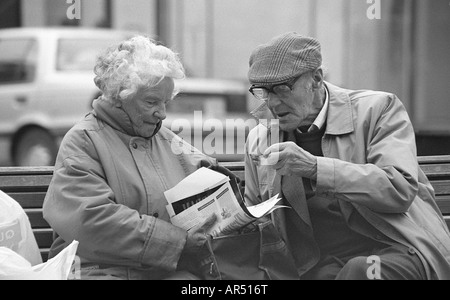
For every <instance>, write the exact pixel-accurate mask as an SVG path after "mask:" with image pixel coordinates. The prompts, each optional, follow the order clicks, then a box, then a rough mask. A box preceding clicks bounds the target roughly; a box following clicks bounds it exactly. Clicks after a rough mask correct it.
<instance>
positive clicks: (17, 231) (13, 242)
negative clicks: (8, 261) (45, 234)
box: [0, 190, 42, 266]
mask: <svg viewBox="0 0 450 300" xmlns="http://www.w3.org/2000/svg"><path fill="white" fill-rule="evenodd" d="M0 247H6V248H9V249H11V250H13V251H14V252H16V253H18V254H19V255H21V256H22V257H23V258H25V259H26V260H27V261H29V262H30V263H31V264H32V265H33V266H34V265H37V264H40V263H42V257H41V254H40V252H39V247H38V245H37V243H36V239H35V237H34V234H33V230H32V229H31V225H30V221H29V219H28V216H27V214H26V213H25V211H24V210H23V208H22V207H21V206H20V204H19V203H17V202H16V201H15V200H14V199H13V198H11V197H9V196H8V195H7V194H5V193H4V192H3V191H1V190H0Z"/></svg>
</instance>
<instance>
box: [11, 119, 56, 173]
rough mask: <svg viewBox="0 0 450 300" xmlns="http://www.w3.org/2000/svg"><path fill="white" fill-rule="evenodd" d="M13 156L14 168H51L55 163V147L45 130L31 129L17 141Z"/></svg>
mask: <svg viewBox="0 0 450 300" xmlns="http://www.w3.org/2000/svg"><path fill="white" fill-rule="evenodd" d="M14 149H15V151H14V154H13V158H14V164H15V165H16V166H52V165H54V163H55V158H56V154H57V146H56V144H55V141H54V139H53V138H52V136H51V135H50V134H49V133H48V132H47V131H45V130H43V129H40V128H33V129H30V130H27V131H26V132H24V133H23V134H22V135H21V136H20V137H19V139H18V141H17V143H16V146H15V147H14Z"/></svg>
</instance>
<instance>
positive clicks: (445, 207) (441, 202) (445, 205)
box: [436, 195, 450, 215]
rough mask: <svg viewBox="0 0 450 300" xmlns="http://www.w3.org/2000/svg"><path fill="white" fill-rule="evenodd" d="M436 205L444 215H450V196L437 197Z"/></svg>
mask: <svg viewBox="0 0 450 300" xmlns="http://www.w3.org/2000/svg"><path fill="white" fill-rule="evenodd" d="M436 203H437V205H438V206H439V209H440V210H441V212H442V214H443V215H447V214H448V215H450V195H444V196H436Z"/></svg>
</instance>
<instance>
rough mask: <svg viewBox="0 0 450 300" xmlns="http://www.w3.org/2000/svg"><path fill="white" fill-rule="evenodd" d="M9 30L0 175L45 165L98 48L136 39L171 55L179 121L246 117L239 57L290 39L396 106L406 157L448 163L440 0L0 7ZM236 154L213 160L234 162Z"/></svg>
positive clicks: (33, 2)
mask: <svg viewBox="0 0 450 300" xmlns="http://www.w3.org/2000/svg"><path fill="white" fill-rule="evenodd" d="M50 27H58V28H61V27H64V28H67V29H69V28H70V29H76V30H77V31H80V30H82V29H83V30H85V29H88V30H90V29H94V28H95V29H98V30H100V29H102V30H106V31H108V32H110V31H113V32H114V33H112V34H111V35H109V33H108V34H107V33H105V32H103V33H101V36H102V37H103V38H100V37H99V36H97V35H95V34H94V33H92V35H91V33H87V32H82V33H80V34H79V35H77V34H76V33H74V32H66V33H61V32H58V33H56V32H53V33H50V32H48V33H47V31H45V30H44V28H50ZM12 28H20V29H21V30H24V29H26V30H30V29H35V32H34V33H33V32H26V33H20V32H18V31H17V32H11V31H10V32H9V33H8V32H7V31H6V32H5V33H2V31H5V30H0V104H1V109H0V165H33V164H34V165H39V164H44V165H51V164H52V163H53V160H54V155H55V153H56V151H57V148H58V143H59V141H60V139H61V138H62V136H63V135H64V133H65V132H66V131H67V130H68V128H70V126H71V125H72V124H73V123H74V122H75V121H76V120H79V119H81V118H82V117H83V116H84V114H86V113H87V112H88V111H89V109H90V104H91V102H92V100H93V99H94V98H95V97H97V96H98V91H97V90H96V88H95V86H94V85H93V81H92V78H93V73H92V68H93V64H94V61H95V56H96V55H97V53H98V52H99V51H100V50H99V49H103V48H104V47H106V45H110V44H112V43H114V42H117V41H119V40H121V39H122V38H125V37H126V36H128V35H131V34H133V33H136V32H139V33H144V34H147V35H149V36H151V37H153V38H155V39H157V40H159V41H161V42H162V43H163V44H165V45H167V46H168V47H170V48H172V49H173V50H174V51H176V52H178V53H179V54H180V56H181V58H182V60H183V63H184V65H185V67H186V69H187V71H188V72H187V74H188V77H189V78H188V79H189V80H191V81H188V82H187V83H186V84H185V86H184V87H183V88H182V93H181V94H180V97H185V99H191V100H189V101H188V100H186V101H185V103H191V104H190V105H186V104H185V105H184V106H182V107H183V109H184V111H180V109H179V108H178V109H177V108H176V107H174V108H172V110H173V113H174V115H176V116H178V117H180V118H183V116H184V117H186V118H189V117H188V116H190V115H192V113H193V111H194V110H200V111H203V118H204V119H208V118H216V119H220V120H225V119H230V118H242V119H244V120H245V119H246V118H250V116H249V115H248V112H249V111H250V110H251V109H252V108H253V107H254V105H255V104H254V103H253V102H252V101H253V100H252V99H251V97H250V95H249V93H248V92H247V89H248V81H247V77H246V75H247V70H248V58H249V55H250V53H251V51H252V50H253V49H254V48H255V47H256V46H257V45H259V44H261V43H265V42H267V41H268V40H269V39H270V38H272V37H273V36H275V35H278V34H281V33H284V32H286V31H296V32H298V33H301V34H303V35H308V36H313V37H316V38H318V39H319V40H320V42H321V44H322V53H323V59H324V61H323V64H324V67H325V74H326V80H328V81H330V82H331V83H333V84H336V85H340V86H342V87H346V88H350V89H374V90H383V91H387V92H392V93H395V94H396V95H397V96H398V97H399V98H400V99H401V100H402V102H403V103H404V105H405V107H406V108H407V110H408V113H409V115H410V118H411V120H412V122H413V125H414V128H415V131H416V139H417V148H418V155H441V154H450V96H449V93H448V91H447V89H448V86H449V82H450V3H449V0H433V1H424V0H381V1H377V0H367V1H366V0H283V1H280V0H226V1H223V0H131V1H130V0H128V1H127V0H2V1H1V2H0V29H10V30H11V29H12ZM96 31H97V30H96ZM80 32H81V31H80ZM65 35H66V36H65ZM74 38H78V40H73V39H74ZM51 39H53V40H52V41H51ZM71 39H72V40H71ZM102 41H103V42H102ZM45 47H48V48H45ZM42 52H44V53H42ZM47 60H48V62H47ZM42 64H48V65H45V66H41V65H42ZM51 68H53V69H54V70H50V69H51ZM68 103H70V104H68ZM168 110H169V112H168V116H170V109H168ZM68 111H69V112H71V114H70V116H67V117H66V115H64V113H66V112H68ZM177 114H180V115H177ZM167 122H170V120H168V121H167ZM223 129H224V130H225V128H223ZM249 129H250V128H246V130H245V132H248V130H249ZM209 132H211V128H210V129H209ZM203 137H204V135H203ZM184 138H186V139H191V140H190V142H192V143H194V137H190V136H186V137H184ZM240 146H241V145H239V143H237V145H236V147H240ZM239 150H240V149H236V148H235V149H234V150H233V153H231V155H229V156H228V157H227V155H222V156H220V159H221V160H240V159H242V156H240V155H236V154H239V153H241V152H242V151H239ZM238 152H239V153H238ZM225 154H230V153H225Z"/></svg>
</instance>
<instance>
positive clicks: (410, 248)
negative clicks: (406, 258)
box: [408, 247, 416, 255]
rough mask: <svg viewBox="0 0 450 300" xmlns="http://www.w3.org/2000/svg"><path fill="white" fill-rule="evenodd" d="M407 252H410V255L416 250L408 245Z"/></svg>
mask: <svg viewBox="0 0 450 300" xmlns="http://www.w3.org/2000/svg"><path fill="white" fill-rule="evenodd" d="M408 253H409V254H411V255H414V254H416V250H414V248H412V247H409V248H408Z"/></svg>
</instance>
